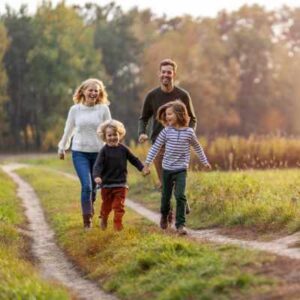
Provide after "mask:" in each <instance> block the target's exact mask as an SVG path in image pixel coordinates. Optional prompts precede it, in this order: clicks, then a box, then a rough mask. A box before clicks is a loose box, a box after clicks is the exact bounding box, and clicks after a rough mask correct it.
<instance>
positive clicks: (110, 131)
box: [58, 59, 210, 234]
mask: <svg viewBox="0 0 300 300" xmlns="http://www.w3.org/2000/svg"><path fill="white" fill-rule="evenodd" d="M176 69H177V66H176V63H175V62H174V61H172V60H170V59H165V60H163V61H162V62H161V63H160V65H159V78H160V86H159V87H158V88H156V89H154V90H152V91H151V92H149V93H148V94H147V96H146V98H145V101H144V105H143V108H142V114H141V117H140V119H139V130H138V132H139V142H140V143H143V142H145V141H146V140H147V139H148V135H147V134H146V130H147V125H148V121H149V120H150V119H151V118H152V119H153V125H152V133H151V141H152V143H153V145H152V147H151V149H150V151H149V153H148V156H147V159H146V162H145V164H143V163H142V162H141V161H140V160H139V159H138V158H137V157H136V156H135V155H134V154H133V153H132V152H131V151H130V149H129V148H128V147H126V146H125V145H123V144H122V143H121V141H122V139H123V138H124V136H125V134H126V129H125V127H124V125H123V124H122V123H121V122H119V121H117V120H113V119H111V114H110V110H109V107H108V105H109V101H108V98H107V93H106V90H105V86H104V85H103V83H102V82H101V81H100V80H98V79H93V78H92V79H88V80H86V81H84V82H83V83H82V84H81V85H80V86H79V87H78V88H77V90H76V92H75V94H74V96H73V100H74V102H75V105H73V106H72V107H71V108H70V110H69V114H68V118H67V121H66V125H65V129H64V134H63V137H62V139H61V141H60V142H59V144H58V153H59V157H60V158H61V159H64V156H65V151H66V150H67V149H68V147H69V145H70V140H71V138H72V143H71V144H72V147H71V150H72V160H73V165H74V168H75V170H76V173H77V175H78V177H79V179H80V183H81V208H82V216H83V225H84V228H85V229H88V228H90V227H91V224H92V217H93V215H94V209H93V207H94V205H93V204H94V201H95V199H96V187H97V186H96V184H98V185H99V186H101V197H102V205H101V211H100V216H99V217H100V218H101V221H100V227H101V228H102V229H103V230H104V229H106V227H107V220H108V217H109V214H110V212H111V211H112V210H113V211H114V218H113V221H114V229H115V230H122V228H123V223H122V218H123V215H124V213H125V209H124V203H125V198H126V194H127V189H128V186H127V161H129V162H130V163H131V164H132V165H134V166H135V167H136V168H137V169H138V170H139V171H141V172H142V173H143V175H148V174H149V173H150V169H149V166H150V164H151V163H152V161H153V162H154V165H155V168H156V171H157V175H158V178H159V188H160V190H161V192H162V194H161V221H160V226H161V228H162V229H166V228H167V227H168V225H169V224H170V223H171V222H172V219H173V217H172V216H173V213H172V206H171V203H170V200H171V196H172V192H173V189H174V190H175V193H174V195H175V198H176V222H175V226H176V229H177V232H178V233H179V234H186V233H187V232H186V229H185V215H186V213H188V211H189V208H188V205H187V200H186V196H185V188H186V173H187V168H188V165H189V161H190V147H191V146H193V148H194V149H195V151H196V153H197V155H198V156H199V159H200V161H201V162H202V163H203V164H204V166H205V167H206V168H207V169H210V164H209V162H208V160H207V158H206V156H205V153H204V151H203V149H202V147H201V145H200V144H199V142H198V140H197V137H196V134H195V131H194V130H195V128H196V117H195V112H194V108H193V105H192V101H191V98H190V96H189V94H188V93H187V92H186V91H184V90H183V89H181V88H179V87H177V86H175V85H174V78H175V76H176Z"/></svg>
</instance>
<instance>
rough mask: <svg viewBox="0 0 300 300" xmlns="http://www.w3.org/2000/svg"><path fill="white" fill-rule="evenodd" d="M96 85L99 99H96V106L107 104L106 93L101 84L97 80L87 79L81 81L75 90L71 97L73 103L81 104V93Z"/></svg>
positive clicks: (82, 100)
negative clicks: (98, 90) (98, 89)
mask: <svg viewBox="0 0 300 300" xmlns="http://www.w3.org/2000/svg"><path fill="white" fill-rule="evenodd" d="M91 84H96V85H98V86H99V88H100V92H99V97H98V98H97V99H96V104H109V103H110V102H109V100H108V98H107V92H106V90H105V86H104V84H103V82H102V81H101V80H99V79H97V78H89V79H87V80H85V81H83V82H82V83H81V84H80V85H79V86H78V87H77V89H76V91H75V93H74V95H73V101H74V103H75V104H78V103H83V102H84V100H85V98H84V94H83V92H84V91H85V90H86V89H87V88H88V86H89V85H91Z"/></svg>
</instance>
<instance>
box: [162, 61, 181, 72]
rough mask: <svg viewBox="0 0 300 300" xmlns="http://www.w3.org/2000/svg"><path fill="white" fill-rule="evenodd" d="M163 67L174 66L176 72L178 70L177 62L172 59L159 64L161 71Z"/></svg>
mask: <svg viewBox="0 0 300 300" xmlns="http://www.w3.org/2000/svg"><path fill="white" fill-rule="evenodd" d="M162 66H172V67H173V69H174V71H175V72H176V70H177V64H176V62H175V61H174V60H172V59H170V58H165V59H163V60H162V61H161V62H160V64H159V69H160V70H161V67H162Z"/></svg>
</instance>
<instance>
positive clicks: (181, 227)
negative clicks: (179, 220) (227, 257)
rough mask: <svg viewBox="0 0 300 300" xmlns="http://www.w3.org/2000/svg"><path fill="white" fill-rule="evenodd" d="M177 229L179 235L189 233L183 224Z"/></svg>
mask: <svg viewBox="0 0 300 300" xmlns="http://www.w3.org/2000/svg"><path fill="white" fill-rule="evenodd" d="M176 231H177V233H178V234H179V235H186V234H187V230H186V228H185V227H184V226H183V225H181V226H179V227H178V228H177V230H176Z"/></svg>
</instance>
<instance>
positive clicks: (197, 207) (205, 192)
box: [26, 149, 300, 234]
mask: <svg viewBox="0 0 300 300" xmlns="http://www.w3.org/2000/svg"><path fill="white" fill-rule="evenodd" d="M143 151H144V150H143V149H142V152H143ZM137 154H140V153H137ZM26 162H28V161H26ZM29 162H30V163H32V164H35V165H39V166H41V167H42V166H43V167H49V168H54V169H57V170H65V171H67V172H74V170H73V167H72V163H71V161H70V155H68V159H67V160H66V161H59V160H58V159H57V158H56V157H54V158H53V157H52V158H48V159H45V158H43V159H39V160H36V159H33V160H31V161H29ZM128 179H129V185H130V189H129V197H130V198H131V199H133V200H136V201H138V202H141V203H143V204H144V205H145V206H147V207H149V208H151V209H154V210H156V211H159V206H160V193H159V192H158V191H157V190H155V188H154V187H155V183H156V174H155V170H154V168H152V173H151V175H150V176H149V177H146V178H144V177H142V176H141V175H140V173H139V172H137V171H136V170H135V169H134V168H130V169H129V176H128ZM187 183H188V184H187V197H188V199H189V203H190V205H191V208H192V212H191V214H190V215H189V216H188V218H187V220H188V223H187V225H188V226H189V227H191V228H195V229H200V228H212V227H218V228H229V229H231V228H233V229H235V228H240V229H249V230H252V231H254V232H256V233H258V234H266V233H274V232H276V233H278V232H280V233H281V234H287V233H292V232H295V231H297V230H299V229H300V172H299V170H297V169H289V170H276V169H271V170H264V171H259V170H249V171H239V172H219V171H213V172H195V171H190V172H189V173H188V178H187ZM173 202H174V199H173Z"/></svg>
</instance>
